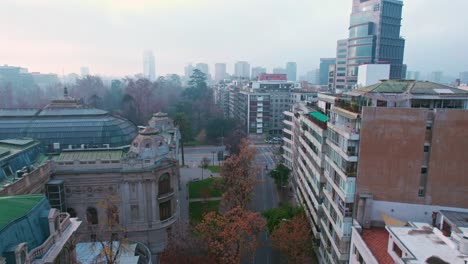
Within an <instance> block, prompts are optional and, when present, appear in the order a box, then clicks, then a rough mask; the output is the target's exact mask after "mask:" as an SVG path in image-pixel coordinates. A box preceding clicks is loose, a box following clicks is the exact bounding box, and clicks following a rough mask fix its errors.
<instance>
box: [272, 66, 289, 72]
mask: <svg viewBox="0 0 468 264" xmlns="http://www.w3.org/2000/svg"><path fill="white" fill-rule="evenodd" d="M273 74H286V69H285V68H281V67H277V68H273Z"/></svg>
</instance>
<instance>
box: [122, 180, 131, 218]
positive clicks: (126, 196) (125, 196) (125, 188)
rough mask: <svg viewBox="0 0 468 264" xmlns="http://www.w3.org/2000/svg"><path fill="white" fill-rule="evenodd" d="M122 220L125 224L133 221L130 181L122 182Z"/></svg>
mask: <svg viewBox="0 0 468 264" xmlns="http://www.w3.org/2000/svg"><path fill="white" fill-rule="evenodd" d="M121 193H122V207H123V208H122V211H123V212H122V213H121V215H122V221H123V224H124V225H127V224H129V223H130V222H131V221H132V213H131V211H130V210H131V209H130V198H131V197H130V184H129V183H128V181H126V182H124V183H123V184H122V191H121Z"/></svg>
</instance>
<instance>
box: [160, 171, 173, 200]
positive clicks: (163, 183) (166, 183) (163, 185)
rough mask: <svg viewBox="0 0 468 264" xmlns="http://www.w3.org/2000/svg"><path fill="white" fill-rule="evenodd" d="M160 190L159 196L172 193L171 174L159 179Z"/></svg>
mask: <svg viewBox="0 0 468 264" xmlns="http://www.w3.org/2000/svg"><path fill="white" fill-rule="evenodd" d="M158 188H159V195H162V194H166V193H169V192H171V176H170V175H169V173H166V174H163V175H162V176H161V177H159V183H158Z"/></svg>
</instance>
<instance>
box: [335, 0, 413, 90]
mask: <svg viewBox="0 0 468 264" xmlns="http://www.w3.org/2000/svg"><path fill="white" fill-rule="evenodd" d="M402 9H403V3H402V2H401V1H399V0H365V1H364V0H353V7H352V13H351V19H350V26H349V35H348V39H346V40H345V41H346V42H347V43H346V45H343V41H339V42H338V44H339V45H340V44H341V45H343V46H338V48H337V60H338V59H340V58H341V59H346V64H342V65H338V62H337V66H336V68H337V70H336V74H337V76H336V81H337V82H338V81H340V83H339V84H336V87H335V88H337V89H339V87H338V85H339V86H340V87H342V88H345V89H351V88H353V87H354V85H355V84H356V81H357V75H358V67H359V65H361V64H367V63H373V64H379V63H383V64H390V79H405V75H406V65H404V64H403V55H404V49H405V40H404V39H403V38H402V37H401V36H400V28H401V19H402ZM339 68H342V69H344V70H345V73H346V74H345V76H344V77H345V78H339V76H340V75H338V74H339V73H340V71H339ZM342 77H343V76H342ZM343 79H344V80H345V81H344V82H343V81H342V80H343Z"/></svg>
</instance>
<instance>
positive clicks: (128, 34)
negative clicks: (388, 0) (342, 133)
mask: <svg viewBox="0 0 468 264" xmlns="http://www.w3.org/2000/svg"><path fill="white" fill-rule="evenodd" d="M448 2H450V4H448ZM455 7H456V8H455ZM467 9H468V1H466V0H453V1H440V0H406V1H404V8H403V22H402V36H403V37H404V38H406V48H405V63H406V64H407V65H408V69H411V70H418V71H421V72H424V73H427V72H431V71H436V70H440V71H444V73H445V74H447V75H453V76H455V75H457V74H458V72H460V71H464V70H466V69H468V61H467V60H466V58H467V57H468V52H467V49H466V47H467V46H468V35H467V34H465V33H463V32H464V28H463V26H464V25H467V24H468V16H466V10H467ZM350 13H351V1H348V0H289V1H283V0H268V1H267V0H256V1H251V0H238V1H219V0H200V1H183V0H158V1H152V0H135V1H126V0H118V1H117V0H112V1H111V0H109V1H59V0H50V1H44V0H41V1H38V0H20V1H17V0H4V1H2V3H1V8H0V32H2V34H0V64H2V65H3V64H9V65H18V66H22V67H27V68H28V69H29V70H30V71H40V72H53V73H58V74H62V73H65V74H67V73H70V72H79V69H80V67H81V66H88V67H90V68H91V72H92V73H93V74H102V75H113V76H126V75H133V74H136V73H140V72H141V71H142V70H141V59H142V58H141V56H142V52H143V51H144V50H147V49H150V50H153V51H154V53H155V57H156V72H157V74H158V75H165V74H168V73H177V74H182V73H183V67H184V65H186V64H187V63H190V62H193V63H196V62H205V63H208V64H210V71H213V70H214V67H213V64H214V63H216V62H224V63H227V64H228V68H227V70H228V72H232V71H233V63H235V62H236V61H238V60H245V61H249V62H250V63H251V64H252V66H258V65H260V66H264V67H267V69H268V70H269V71H270V70H271V69H272V68H273V67H277V66H283V65H284V64H285V63H286V62H287V61H296V62H297V64H298V74H304V73H305V72H307V71H309V70H313V69H316V68H317V67H318V64H319V58H321V57H334V56H335V55H336V54H335V53H336V40H337V39H342V38H346V37H347V35H348V31H347V25H349V14H350Z"/></svg>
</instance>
